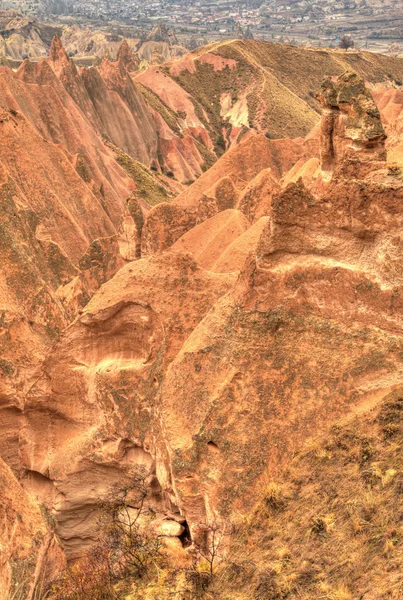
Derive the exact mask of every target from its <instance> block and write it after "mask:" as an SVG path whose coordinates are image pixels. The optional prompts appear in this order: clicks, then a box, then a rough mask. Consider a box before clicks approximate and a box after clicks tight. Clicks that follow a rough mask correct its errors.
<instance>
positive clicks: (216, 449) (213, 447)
mask: <svg viewBox="0 0 403 600" xmlns="http://www.w3.org/2000/svg"><path fill="white" fill-rule="evenodd" d="M207 447H208V449H209V450H210V451H211V452H219V451H220V449H219V447H218V446H217V444H215V443H214V442H213V441H212V440H210V441H209V442H208V443H207Z"/></svg>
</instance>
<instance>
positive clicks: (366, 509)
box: [218, 390, 403, 600]
mask: <svg viewBox="0 0 403 600" xmlns="http://www.w3.org/2000/svg"><path fill="white" fill-rule="evenodd" d="M401 392H402V398H401V397H400V393H399V391H397V392H394V393H393V394H391V395H389V396H388V397H386V398H385V399H384V401H383V403H382V404H381V405H380V406H379V407H378V409H377V410H376V411H374V412H372V413H371V414H370V415H366V416H365V415H364V416H359V417H354V420H352V421H351V422H349V423H348V424H347V425H346V424H345V425H343V426H336V427H333V428H332V430H331V431H330V432H328V434H327V435H325V436H324V437H323V438H322V439H320V440H315V441H314V442H309V443H307V445H306V447H305V448H304V449H303V451H302V452H301V453H299V454H298V455H297V456H295V457H294V459H293V460H292V461H291V463H290V465H289V467H288V468H287V470H286V471H285V472H284V474H283V477H282V479H281V480H279V481H275V482H271V483H269V485H268V486H266V488H265V490H264V493H263V494H262V498H261V499H260V501H259V502H258V504H257V506H256V508H255V510H254V511H253V513H252V514H251V516H250V518H249V519H248V523H247V525H246V526H245V529H244V531H243V534H242V536H241V537H240V539H239V540H238V541H237V542H236V543H235V544H234V545H233V548H232V551H231V554H230V558H229V561H228V564H227V565H226V566H225V568H223V570H222V573H221V575H220V578H219V579H220V581H219V584H218V587H219V589H220V595H219V596H218V597H219V598H224V597H228V598H231V600H237V599H238V600H241V599H242V600H244V599H246V598H250V599H256V600H257V599H258V598H265V600H269V599H271V600H276V599H283V598H284V599H285V598H287V599H288V598H289V599H292V598H295V599H299V600H303V599H306V600H307V599H313V598H315V599H320V598H323V599H325V600H354V599H359V598H363V599H364V600H365V599H366V598H368V600H369V599H370V600H378V599H379V600H381V599H385V600H386V599H390V600H401V598H403V520H402V515H403V390H401ZM234 565H236V568H235V567H234ZM262 590H263V591H262ZM264 590H267V591H264ZM262 594H263V595H262ZM264 594H266V595H264Z"/></svg>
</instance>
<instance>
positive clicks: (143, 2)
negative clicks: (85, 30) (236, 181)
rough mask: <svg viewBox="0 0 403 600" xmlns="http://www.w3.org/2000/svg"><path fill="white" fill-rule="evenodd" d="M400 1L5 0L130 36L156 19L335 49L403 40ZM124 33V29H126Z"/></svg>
mask: <svg viewBox="0 0 403 600" xmlns="http://www.w3.org/2000/svg"><path fill="white" fill-rule="evenodd" d="M402 4H403V3H402V2H401V1H400V0H321V1H320V2H319V1H318V0H296V1H292V0H290V1H288V2H285V1H284V0H202V1H201V0H195V1H192V0H3V2H0V5H1V8H5V9H8V8H15V9H18V10H20V11H21V12H23V13H25V14H32V15H36V16H39V17H41V18H42V19H43V18H45V19H55V18H56V19H59V20H61V21H62V22H63V21H67V22H68V23H72V22H73V23H76V24H79V25H80V24H83V25H88V24H89V23H88V22H89V21H90V22H91V23H92V24H95V25H96V26H97V27H102V26H104V27H112V28H115V29H116V30H119V29H122V28H130V30H131V35H133V33H134V34H135V33H136V32H137V34H138V35H141V34H142V32H147V31H150V30H151V29H152V28H153V27H154V26H155V24H156V23H163V24H165V25H166V27H167V28H170V29H174V30H175V32H176V34H177V35H178V38H179V39H181V38H182V39H184V38H186V37H187V38H189V37H190V39H191V38H192V36H193V38H194V39H195V40H200V39H202V40H206V41H215V40H219V39H223V38H224V39H225V38H231V37H254V38H256V39H262V40H272V41H280V42H285V43H295V44H298V45H300V44H306V45H312V46H316V45H317V46H328V47H332V46H334V45H336V44H337V43H338V41H339V40H340V37H341V36H343V35H349V36H351V37H352V38H354V40H355V43H356V45H357V46H359V47H362V48H368V49H373V50H379V51H387V49H388V48H389V47H390V46H393V45H394V47H396V44H399V43H400V42H403V6H402ZM123 33H124V31H123Z"/></svg>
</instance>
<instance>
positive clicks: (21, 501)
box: [0, 459, 65, 600]
mask: <svg viewBox="0 0 403 600" xmlns="http://www.w3.org/2000/svg"><path fill="white" fill-rule="evenodd" d="M64 567H65V558H64V555H63V552H62V550H61V548H60V546H59V543H58V541H57V538H56V536H55V534H54V532H53V531H52V522H51V518H50V515H48V514H47V512H46V509H45V508H44V507H43V506H42V507H41V506H40V505H39V504H38V503H37V502H35V500H34V498H33V497H31V496H30V494H28V493H27V492H26V491H24V490H23V488H22V487H21V485H20V484H19V483H18V481H17V479H16V478H15V476H14V475H13V473H12V471H11V469H10V468H9V467H8V466H7V465H6V464H5V463H4V462H3V461H2V460H1V459H0V597H1V598H4V599H5V598H9V597H10V596H9V594H13V595H14V596H15V597H21V598H26V599H27V600H33V599H34V598H35V597H36V596H37V594H38V593H42V590H44V589H46V586H47V585H48V584H49V582H50V581H52V580H53V578H54V577H55V576H57V575H58V573H60V572H61V571H62V569H63V568H64Z"/></svg>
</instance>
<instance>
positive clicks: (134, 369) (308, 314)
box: [0, 40, 403, 589]
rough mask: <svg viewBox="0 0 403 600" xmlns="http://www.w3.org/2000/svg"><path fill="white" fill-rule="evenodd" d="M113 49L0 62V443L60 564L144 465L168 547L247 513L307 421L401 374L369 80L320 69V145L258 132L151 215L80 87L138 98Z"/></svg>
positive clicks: (393, 254)
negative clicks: (106, 55)
mask: <svg viewBox="0 0 403 600" xmlns="http://www.w3.org/2000/svg"><path fill="white" fill-rule="evenodd" d="M122 54H123V58H122V56H121V57H120V59H119V61H118V62H117V63H110V62H104V63H103V65H102V66H101V69H100V70H99V71H96V70H93V71H92V70H91V69H90V70H88V71H87V72H86V73H81V72H79V71H77V70H76V69H75V67H74V68H73V66H72V65H71V64H70V63H69V61H68V58H67V57H66V56H65V54H64V53H63V50H62V48H61V45H60V43H59V41H58V40H56V41H55V43H54V46H53V49H52V56H51V60H50V61H49V62H47V61H42V62H40V63H39V64H38V65H36V66H33V65H31V64H30V63H25V64H24V65H23V67H21V69H20V71H19V72H18V73H17V74H12V73H11V72H9V71H8V70H5V71H4V72H3V73H0V83H1V82H3V83H2V85H3V86H4V89H5V90H6V93H5V94H4V99H3V100H2V102H3V103H4V107H3V108H2V113H1V119H0V127H2V128H3V136H2V138H1V139H2V143H1V144H2V145H1V147H0V159H1V165H0V166H1V171H0V175H1V183H2V198H3V200H2V207H3V209H2V216H3V217H4V219H3V221H2V235H1V239H0V252H1V256H2V260H3V261H4V274H3V276H2V285H1V297H0V298H1V302H2V304H1V311H2V312H1V313H0V332H1V343H2V359H1V362H0V369H1V370H2V371H3V373H4V377H3V378H2V381H1V395H0V408H1V413H0V418H1V421H0V423H1V428H0V433H1V436H0V450H1V456H2V458H3V459H4V460H5V461H6V462H7V464H8V465H10V466H11V467H12V468H13V470H14V473H15V475H17V476H18V478H19V480H20V483H18V482H17V480H16V479H15V475H12V474H11V472H9V471H8V470H7V469H8V467H7V468H6V467H4V471H5V480H7V482H8V483H7V485H8V486H10V489H12V490H14V489H15V490H16V491H15V496H16V498H17V500H18V497H19V496H18V495H20V496H21V497H22V501H24V497H25V496H24V494H27V493H29V494H31V495H30V496H27V498H29V499H28V500H27V504H28V505H29V506H30V503H31V502H32V506H33V507H34V508H32V511H33V512H32V514H33V515H34V517H33V521H32V528H31V530H28V529H29V528H28V526H27V525H26V518H25V516H23V520H22V525H21V526H19V527H20V530H19V531H18V536H20V537H21V538H22V539H23V538H24V539H25V537H26V538H27V539H28V540H32V539H33V538H35V531H36V530H38V531H39V530H40V531H42V532H43V534H44V535H45V533H46V535H48V533H49V532H48V529H46V526H45V525H44V524H43V521H41V519H40V518H39V512H38V510H39V509H38V504H37V503H36V502H40V503H41V504H42V505H43V506H44V507H46V511H48V512H47V514H49V515H51V517H52V519H54V526H55V532H56V535H57V537H58V540H59V541H60V544H61V547H62V548H63V551H64V552H65V555H66V556H67V558H68V559H69V560H75V559H76V558H78V557H80V556H81V555H82V554H83V553H84V552H85V551H86V550H87V549H88V548H90V547H91V545H92V544H93V543H94V540H95V539H96V536H97V513H98V511H99V502H100V500H102V501H107V500H108V498H109V497H110V494H111V493H113V491H114V490H116V488H117V486H121V485H127V486H129V487H130V485H131V482H132V481H133V477H134V475H135V474H136V472H137V470H138V468H139V467H145V468H146V470H147V485H148V490H149V491H148V494H147V499H146V506H147V508H148V509H149V510H150V514H151V513H152V515H153V518H152V520H151V523H152V524H151V525H150V527H152V528H153V530H155V531H158V532H160V534H161V535H163V536H164V537H166V538H177V539H176V541H175V542H174V543H173V544H172V546H175V545H176V546H180V544H181V542H180V540H179V538H181V536H182V534H184V533H185V532H186V535H187V540H186V541H187V543H191V541H192V539H194V538H195V537H196V538H197V536H199V535H200V531H201V527H200V524H201V523H206V522H207V523H208V522H212V521H218V522H225V521H227V520H237V518H238V517H239V516H242V515H245V514H246V513H247V512H248V510H249V509H250V508H251V505H252V503H253V498H254V495H255V494H257V493H258V492H259V489H260V487H261V485H262V481H263V480H264V478H265V477H267V476H270V475H272V474H273V473H276V472H277V471H278V470H280V469H281V468H282V467H283V465H284V464H285V463H286V462H287V460H288V459H289V457H290V456H291V454H292V452H293V451H294V450H295V449H297V448H298V447H299V446H300V445H301V444H302V443H303V442H304V440H305V439H306V437H307V436H308V435H312V436H315V435H316V433H317V432H318V431H320V430H321V429H322V428H323V427H324V425H325V424H328V423H329V422H331V421H332V420H334V419H336V418H337V417H339V416H341V415H345V414H346V413H347V412H348V411H350V410H357V409H360V410H361V409H362V410H364V408H365V406H366V405H367V404H368V403H370V402H376V401H377V399H378V398H381V397H383V396H384V395H386V394H387V393H388V392H389V391H390V390H391V389H393V388H394V387H395V386H398V385H401V377H402V373H403V362H402V361H403V359H402V356H403V354H402V347H403V330H402V327H403V324H402V321H401V309H402V302H403V288H402V283H403V282H402V269H401V250H402V245H403V220H402V219H403V217H402V215H403V212H402V203H403V183H402V180H401V177H400V173H399V171H398V170H393V171H392V172H391V170H390V168H388V164H387V162H386V153H385V133H384V130H383V127H382V124H381V118H380V113H379V111H378V110H377V108H376V106H375V104H374V101H373V100H372V98H371V96H370V94H369V92H368V91H367V90H366V88H365V85H364V82H363V81H362V80H360V79H359V78H358V77H357V76H356V75H353V74H344V75H342V76H341V77H340V78H339V79H338V80H334V81H333V80H330V79H327V80H326V81H325V82H324V84H323V88H322V92H321V96H320V98H321V102H322V104H323V106H324V109H323V116H322V122H321V126H320V132H319V136H320V138H321V139H320V144H321V161H320V160H319V158H318V154H319V152H318V147H319V143H318V139H317V133H314V134H312V136H311V137H310V139H308V140H303V139H300V138H299V139H296V140H270V139H268V138H267V137H265V136H264V135H251V136H248V137H246V138H245V140H243V141H242V142H241V143H240V144H239V145H237V146H234V147H232V148H231V149H230V150H228V151H227V152H226V153H225V154H224V155H223V156H222V157H221V158H220V160H219V161H217V163H216V164H215V165H214V166H212V167H211V168H210V169H209V170H208V171H206V172H205V173H204V174H203V175H202V176H201V177H200V178H199V179H198V180H197V181H196V182H195V183H193V185H191V186H189V187H188V188H186V189H185V190H184V191H182V192H181V193H180V194H178V197H177V198H176V199H175V200H174V201H171V202H168V201H167V202H162V203H159V204H157V205H156V206H155V207H154V208H152V209H151V210H149V206H148V205H147V204H146V202H145V201H144V200H142V194H141V191H142V190H144V189H145V188H144V187H143V188H141V189H140V191H139V186H136V185H135V184H134V183H133V180H132V179H129V178H128V177H127V172H128V170H127V171H124V170H123V168H122V166H121V164H120V163H119V164H118V162H117V161H116V160H115V158H116V153H115V152H114V151H113V147H112V145H111V144H110V143H109V144H103V143H102V141H101V139H100V137H99V136H98V135H97V133H98V134H99V133H102V129H96V125H95V124H96V123H98V126H99V127H101V124H102V122H104V121H105V123H106V121H107V118H106V116H105V115H107V114H112V113H109V112H105V113H103V112H102V111H101V110H100V109H99V107H98V109H97V110H95V109H94V106H95V105H94V102H93V98H94V96H93V95H92V94H91V93H89V90H90V89H92V90H94V89H95V88H96V86H97V85H98V84H99V85H102V86H103V87H102V90H104V92H105V98H106V100H105V103H104V104H103V105H102V106H103V109H105V111H106V107H107V106H109V107H110V106H112V105H113V106H114V107H115V110H116V111H118V106H120V107H121V108H122V107H123V106H124V107H125V108H124V110H125V111H126V110H128V111H129V112H130V114H132V116H133V115H134V114H136V115H137V117H138V115H139V114H141V111H140V109H139V108H138V107H139V106H140V108H141V107H143V108H144V107H145V108H144V110H149V109H148V108H147V105H146V103H145V101H144V99H141V100H139V99H138V97H139V93H138V88H137V86H136V85H135V84H134V83H133V81H132V80H131V79H130V77H129V75H128V72H127V68H126V66H125V62H126V61H125V60H124V56H126V58H127V52H126V51H125V49H123V50H122ZM159 77H160V79H158V80H157V82H156V85H160V82H161V80H162V79H161V78H162V74H160V76H159ZM97 82H98V83H97ZM100 82H101V83H100ZM143 83H145V79H143ZM92 85H93V86H94V87H91V86H92ZM161 85H162V84H161ZM44 89H45V90H46V91H47V92H48V93H47V95H46V97H43V93H42V92H43V90H44ZM99 89H101V88H99ZM108 98H109V99H108ZM98 99H99V98H98ZM182 99H183V98H182ZM137 102H138V104H136V103H137ZM6 103H7V106H6ZM56 106H57V107H58V108H57V110H56V108H55V107H56ZM135 106H137V108H138V110H139V111H140V112H138V113H136V110H137V109H135ZM108 110H109V109H108ZM119 110H120V109H119ZM122 110H123V109H122ZM46 111H55V112H52V114H53V117H54V119H50V118H46V115H47V112H46ZM70 113H71V114H70ZM149 114H152V113H151V112H150V113H149ZM55 115H57V116H58V119H57V120H56V119H55ZM137 117H136V119H135V120H136V123H137ZM133 118H134V117H133ZM153 119H154V117H152V118H151V121H150V122H149V123H151V125H150V128H151V129H150V131H151V133H152V132H153V131H154V130H153V129H152V123H153V122H156V121H155V120H153ZM119 121H120V120H119ZM120 122H121V121H120ZM157 130H158V128H157ZM137 131H139V129H138V130H137ZM131 133H133V131H132V132H131ZM143 133H144V132H143ZM119 135H120V134H119ZM142 135H143V134H142ZM144 135H145V134H144ZM83 139H84V140H85V141H86V143H85V144H84V143H83ZM146 139H147V135H145V137H144V138H143V142H144V145H143V146H142V147H143V149H144V148H146V150H145V154H144V156H143V159H144V160H145V157H146V156H147V157H148V159H150V158H151V156H152V154H153V150H152V144H151V145H148V146H147V143H146ZM148 139H149V140H150V139H152V140H154V139H155V140H156V143H157V144H161V138H158V136H157V137H156V138H154V137H153V136H151V138H148ZM27 140H28V141H29V143H30V151H28V150H27ZM132 141H133V140H132ZM182 141H183V140H182ZM128 143H129V142H128ZM133 143H135V142H134V141H133ZM183 143H186V142H183ZM136 144H137V142H136ZM87 145H88V147H91V151H90V150H89V149H88V148H87ZM160 147H161V146H160ZM32 148H33V149H34V151H35V156H33V155H32ZM176 148H179V145H177V146H176ZM16 156H18V160H19V164H18V168H17V166H16V165H15V163H16ZM21 157H23V159H24V161H26V166H24V165H22V166H21V165H20V160H21ZM148 159H147V160H148ZM121 162H122V161H121ZM126 162H127V161H126ZM33 163H35V165H34V164H33ZM129 164H130V166H131V168H134V167H133V164H132V163H130V162H129ZM55 165H57V168H56V167H55ZM35 167H36V168H35ZM126 167H127V164H126ZM155 168H157V167H155ZM142 173H144V171H142ZM146 173H147V176H149V172H148V171H147V172H146ZM147 181H148V180H147ZM142 183H143V185H145V184H144V180H142ZM66 184H67V186H66ZM153 189H156V188H153ZM158 189H160V188H158ZM164 189H165V188H164ZM160 193H161V194H162V192H161V189H160ZM162 195H163V194H162ZM125 263H128V264H125ZM362 407H364V408H362ZM0 468H1V469H3V467H2V466H1V467H0ZM21 485H22V486H23V487H24V489H25V491H23V490H22V487H21ZM35 497H36V499H37V501H35V500H34V498H35ZM18 502H19V500H18ZM1 506H2V505H1V503H0V507H1ZM16 510H17V509H15V508H12V514H13V515H14V514H15V512H16ZM30 510H31V509H30ZM27 518H28V517H27ZM11 520H12V522H14V521H15V519H14V517H13V518H12V519H11ZM24 536H25V537H24ZM189 536H190V537H189ZM9 538H10V535H9V530H8V529H7V530H5V531H3V532H2V533H1V537H0V539H1V543H2V544H3V546H5V547H7V548H10V550H7V552H8V554H7V556H6V559H5V561H3V564H1V568H3V572H2V574H1V576H2V577H3V580H2V581H3V583H2V584H3V587H4V588H5V589H7V586H9V583H10V565H11V562H12V559H13V557H14V556H15V555H16V553H17V549H16V545H15V544H14V545H13V543H14V542H13V543H11V542H10V541H9ZM3 539H4V540H5V542H3ZM46 539H48V538H46ZM49 539H50V538H49ZM52 539H53V538H52ZM178 540H179V541H178ZM30 544H31V542H29V543H28V545H27V548H28V550H29V548H30ZM52 544H54V548H55V556H56V557H57V556H58V554H57V552H58V551H57V550H56V548H57V545H56V543H55V542H53V541H52ZM52 547H53V546H52ZM52 552H53V551H52ZM36 562H37V564H40V561H39V560H38V561H36ZM39 568H40V567H38V569H39ZM55 569H56V567H55ZM31 584H32V578H31V580H30V585H31Z"/></svg>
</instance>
